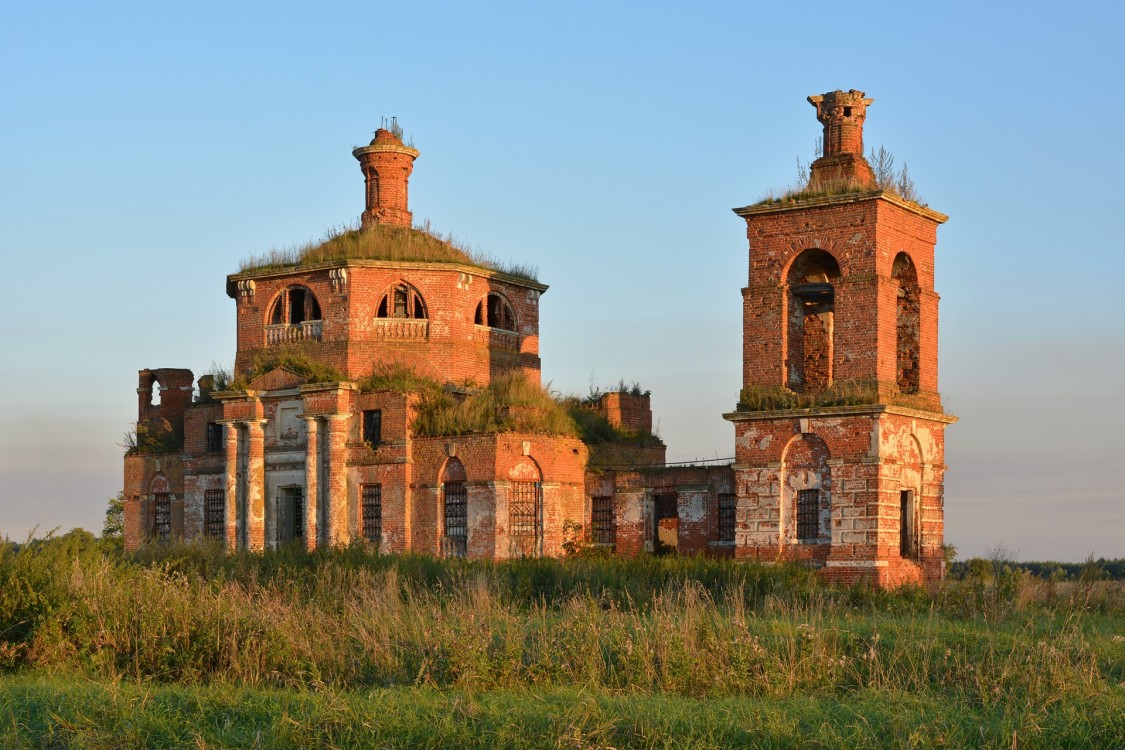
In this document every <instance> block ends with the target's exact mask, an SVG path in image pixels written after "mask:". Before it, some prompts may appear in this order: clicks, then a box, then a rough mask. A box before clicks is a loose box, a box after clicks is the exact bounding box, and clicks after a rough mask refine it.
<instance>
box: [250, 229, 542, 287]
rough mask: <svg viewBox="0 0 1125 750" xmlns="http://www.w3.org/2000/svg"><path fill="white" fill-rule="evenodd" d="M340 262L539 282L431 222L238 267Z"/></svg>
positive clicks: (349, 235)
mask: <svg viewBox="0 0 1125 750" xmlns="http://www.w3.org/2000/svg"><path fill="white" fill-rule="evenodd" d="M337 260H387V261H402V262H424V263H461V264H465V265H470V266H478V267H480V268H484V269H487V270H491V271H499V272H500V273H506V274H509V275H511V276H516V277H519V278H522V279H527V280H529V281H537V280H538V271H537V269H536V268H535V267H534V266H530V265H527V264H523V263H504V262H501V261H498V260H496V259H495V258H491V257H489V256H488V255H486V254H484V253H481V252H480V251H478V250H475V249H473V248H470V247H467V246H465V245H462V244H460V243H459V242H457V241H456V240H455V239H454V238H453V237H452V236H446V237H442V236H440V235H438V234H437V233H435V232H434V231H432V230H431V228H430V226H429V222H426V223H424V224H422V225H421V226H416V227H400V226H393V225H389V224H375V225H373V226H370V227H367V228H366V229H359V228H356V227H340V228H333V229H331V230H329V231H328V233H327V234H326V235H325V236H324V238H323V239H322V240H320V241H315V242H309V243H307V244H304V245H298V246H296V247H292V248H286V249H274V250H270V251H268V252H266V253H263V254H261V255H252V256H250V257H249V258H247V259H245V260H243V261H242V263H240V265H239V269H240V272H243V273H244V272H247V271H264V270H270V269H273V268H287V267H293V266H297V267H299V266H310V265H316V264H318V263H327V262H330V261H337Z"/></svg>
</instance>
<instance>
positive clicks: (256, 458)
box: [246, 419, 266, 552]
mask: <svg viewBox="0 0 1125 750" xmlns="http://www.w3.org/2000/svg"><path fill="white" fill-rule="evenodd" d="M263 424H265V420H264V419H251V420H247V422H246V442H247V458H246V510H247V513H246V521H247V523H248V524H249V525H248V526H247V530H246V539H247V546H248V548H249V549H250V550H251V551H253V552H261V551H262V549H263V548H264V547H265V541H266V528H265V522H266V505H265V492H266V487H265V485H266V455H265V434H264V432H263V430H262V425H263Z"/></svg>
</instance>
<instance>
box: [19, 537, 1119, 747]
mask: <svg viewBox="0 0 1125 750" xmlns="http://www.w3.org/2000/svg"><path fill="white" fill-rule="evenodd" d="M0 669H3V670H4V677H3V678H0V746H3V747H107V748H109V747H145V746H157V747H181V746H182V747H207V748H211V747H255V746H257V747H357V748H358V747H435V748H436V747H482V748H483V747H513V748H539V747H544V748H546V747H550V748H569V747H573V748H583V747H591V748H593V747H615V748H624V747H645V748H648V747H653V748H656V747H824V748H836V747H839V748H855V747H995V748H1011V747H1013V746H1015V747H1018V748H1035V747H1041V748H1049V747H1063V746H1065V747H1087V748H1112V747H1125V718H1123V717H1125V586H1123V584H1122V583H1120V582H1112V581H1100V580H1093V579H1092V577H1090V578H1088V579H1087V580H1079V581H1074V582H1058V581H1043V580H1040V579H1035V578H1032V577H1031V576H1029V575H1028V574H1026V573H1024V572H1020V571H1014V570H1009V569H1005V568H1002V567H997V568H996V569H995V570H992V571H978V574H977V575H974V576H971V577H969V578H968V579H966V580H964V581H957V582H950V583H947V584H946V585H945V586H943V587H942V588H941V589H940V590H938V591H934V592H926V591H922V590H917V589H910V590H903V591H899V592H894V593H886V592H876V591H872V590H870V589H865V588H853V589H841V588H833V587H826V586H822V585H818V584H817V583H816V582H815V581H814V580H813V578H812V577H811V576H810V574H809V573H808V572H807V571H804V570H802V569H800V568H793V567H766V566H751V565H741V564H735V563H731V562H722V561H708V560H695V559H691V560H687V559H677V558H642V559H636V560H614V559H572V560H566V561H554V560H525V561H515V562H511V563H499V564H492V563H486V562H467V561H437V560H433V559H430V558H424V557H391V556H375V555H371V554H369V553H367V552H366V551H364V550H362V549H359V548H353V549H346V550H341V551H336V552H332V553H316V554H306V553H303V552H298V551H286V552H278V553H270V554H266V555H236V556H225V555H222V554H220V553H219V552H218V551H217V550H215V549H213V548H208V547H205V546H170V547H159V548H150V549H146V550H144V551H143V552H142V553H140V554H138V555H134V556H126V555H123V554H121V553H119V552H115V551H112V550H109V549H107V548H105V547H104V546H102V545H100V544H99V543H98V542H97V541H96V540H94V539H93V538H92V537H89V536H88V535H84V534H81V533H72V534H69V535H67V536H65V537H62V538H59V539H51V540H47V541H43V542H36V543H33V544H30V545H24V546H22V547H21V548H19V549H16V548H15V547H14V546H12V545H9V546H7V547H5V548H3V549H2V550H0Z"/></svg>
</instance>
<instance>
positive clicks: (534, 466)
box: [508, 456, 543, 482]
mask: <svg viewBox="0 0 1125 750" xmlns="http://www.w3.org/2000/svg"><path fill="white" fill-rule="evenodd" d="M508 479H510V480H512V481H513V482H541V481H543V470H542V468H540V466H539V462H538V461H536V460H535V459H534V458H532V457H531V456H521V457H520V458H519V460H517V461H516V462H515V463H514V464H512V468H510V469H509V470H508Z"/></svg>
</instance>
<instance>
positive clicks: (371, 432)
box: [363, 409, 383, 445]
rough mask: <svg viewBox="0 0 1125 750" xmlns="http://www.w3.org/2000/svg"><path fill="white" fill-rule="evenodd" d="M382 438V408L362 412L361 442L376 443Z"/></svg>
mask: <svg viewBox="0 0 1125 750" xmlns="http://www.w3.org/2000/svg"><path fill="white" fill-rule="evenodd" d="M382 440H383V410H382V409H368V410H367V411H365V412H363V442H365V443H370V444H371V445H378V444H379V443H380V442H381V441H382Z"/></svg>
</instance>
